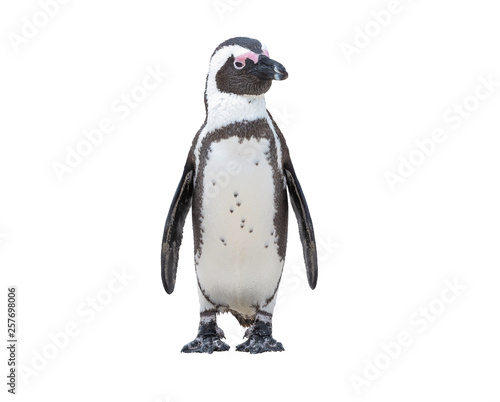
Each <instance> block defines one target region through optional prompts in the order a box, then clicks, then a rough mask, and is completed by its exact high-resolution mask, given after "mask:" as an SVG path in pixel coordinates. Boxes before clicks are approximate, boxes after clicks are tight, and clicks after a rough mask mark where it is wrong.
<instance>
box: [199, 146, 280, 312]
mask: <svg viewBox="0 0 500 402" xmlns="http://www.w3.org/2000/svg"><path fill="white" fill-rule="evenodd" d="M269 151H270V150H269V141H268V140H267V139H264V138H263V139H260V140H257V139H255V138H251V139H250V140H243V141H242V142H241V143H240V140H239V139H238V138H237V137H231V138H228V139H225V140H221V141H220V142H214V143H212V145H211V152H209V159H208V160H207V164H206V167H205V171H204V177H203V201H202V211H201V216H202V219H203V220H202V225H201V230H202V239H203V244H202V246H201V254H200V255H198V256H196V257H195V258H196V263H197V264H196V269H197V275H198V280H199V282H200V285H201V287H202V288H203V289H204V291H205V292H206V294H207V296H208V297H209V298H210V300H211V301H212V302H215V303H217V304H221V305H226V306H228V307H229V308H231V309H234V310H237V311H239V312H241V313H243V314H252V312H255V307H256V306H260V307H262V306H264V305H265V304H266V300H267V299H269V298H270V297H271V296H272V295H273V294H274V291H275V289H276V286H277V284H278V282H279V278H280V276H281V271H282V268H283V264H284V261H282V260H281V258H280V257H279V255H278V253H277V250H278V246H277V240H276V233H275V229H274V225H273V219H274V215H275V213H276V209H275V203H274V194H275V190H274V185H273V170H272V168H271V166H270V164H269V162H268V155H269Z"/></svg>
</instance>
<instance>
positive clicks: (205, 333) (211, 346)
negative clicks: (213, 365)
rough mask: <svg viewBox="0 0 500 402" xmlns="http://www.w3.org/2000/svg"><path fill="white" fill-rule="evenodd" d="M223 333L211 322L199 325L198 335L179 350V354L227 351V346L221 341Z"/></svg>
mask: <svg viewBox="0 0 500 402" xmlns="http://www.w3.org/2000/svg"><path fill="white" fill-rule="evenodd" d="M223 338H225V337H224V332H223V331H222V329H220V328H219V327H218V326H217V324H216V323H215V322H214V321H212V322H208V323H203V324H200V329H199V330H198V335H197V336H196V338H195V339H194V340H193V341H191V342H189V343H188V344H187V345H184V347H183V348H182V350H181V353H209V354H211V353H213V352H224V351H226V350H229V345H228V344H227V343H225V342H223V341H222V339H223Z"/></svg>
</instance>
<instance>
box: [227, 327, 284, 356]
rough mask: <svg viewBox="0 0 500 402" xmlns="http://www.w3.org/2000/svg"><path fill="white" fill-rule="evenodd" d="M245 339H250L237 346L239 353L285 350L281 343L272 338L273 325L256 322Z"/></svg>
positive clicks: (248, 330) (246, 333) (247, 332)
mask: <svg viewBox="0 0 500 402" xmlns="http://www.w3.org/2000/svg"><path fill="white" fill-rule="evenodd" d="M244 337H245V338H248V339H247V340H246V341H245V342H243V343H240V344H239V345H238V346H236V350H237V351H238V352H250V353H251V354H255V353H263V352H283V351H284V350H285V348H284V347H283V345H282V344H281V342H278V341H277V340H276V339H274V338H273V337H272V330H271V323H266V322H263V321H260V320H256V321H255V324H254V325H253V327H251V328H249V329H247V331H246V332H245V336H244Z"/></svg>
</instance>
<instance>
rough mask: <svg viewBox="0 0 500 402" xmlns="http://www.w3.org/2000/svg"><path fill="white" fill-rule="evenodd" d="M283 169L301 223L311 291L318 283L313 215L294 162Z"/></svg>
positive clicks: (287, 163)
mask: <svg viewBox="0 0 500 402" xmlns="http://www.w3.org/2000/svg"><path fill="white" fill-rule="evenodd" d="M283 169H284V171H285V175H286V182H287V185H288V192H289V193H290V201H291V203H292V208H293V211H294V212H295V216H296V217H297V221H298V223H299V233H300V240H301V241H302V250H303V251H304V261H305V263H306V270H307V281H308V282H309V286H310V287H311V289H314V288H315V287H316V282H317V281H318V256H317V251H316V240H315V238H314V228H313V223H312V220H311V215H310V214H309V209H308V208H307V202H306V197H305V196H304V193H303V192H302V188H301V187H300V183H299V180H298V179H297V175H296V174H295V170H294V169H293V165H292V162H291V161H290V160H288V161H286V162H285V163H284V164H283Z"/></svg>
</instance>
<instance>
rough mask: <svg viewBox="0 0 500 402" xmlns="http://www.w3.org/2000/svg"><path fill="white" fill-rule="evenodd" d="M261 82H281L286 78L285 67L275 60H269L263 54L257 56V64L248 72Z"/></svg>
mask: <svg viewBox="0 0 500 402" xmlns="http://www.w3.org/2000/svg"><path fill="white" fill-rule="evenodd" d="M249 73H250V74H253V75H255V76H256V77H257V78H259V79H261V80H276V81H282V80H286V79H287V78H288V73H287V72H286V69H285V66H283V64H281V63H278V62H277V61H275V60H272V59H270V58H269V57H267V56H266V55H265V54H261V55H260V56H259V60H258V62H257V64H255V66H254V67H253V68H252V70H251V71H249Z"/></svg>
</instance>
